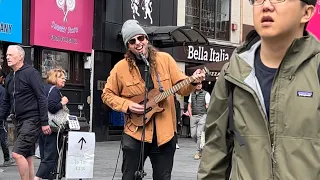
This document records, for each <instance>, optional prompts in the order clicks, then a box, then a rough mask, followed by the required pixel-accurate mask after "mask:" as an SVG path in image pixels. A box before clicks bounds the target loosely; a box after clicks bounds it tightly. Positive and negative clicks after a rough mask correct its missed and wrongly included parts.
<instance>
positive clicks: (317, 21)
mask: <svg viewBox="0 0 320 180" xmlns="http://www.w3.org/2000/svg"><path fill="white" fill-rule="evenodd" d="M307 30H308V31H309V32H311V33H312V34H314V35H315V36H316V37H317V38H318V39H319V40H320V0H318V1H317V5H316V11H315V13H314V15H313V17H312V19H311V20H310V22H309V24H308V27H307Z"/></svg>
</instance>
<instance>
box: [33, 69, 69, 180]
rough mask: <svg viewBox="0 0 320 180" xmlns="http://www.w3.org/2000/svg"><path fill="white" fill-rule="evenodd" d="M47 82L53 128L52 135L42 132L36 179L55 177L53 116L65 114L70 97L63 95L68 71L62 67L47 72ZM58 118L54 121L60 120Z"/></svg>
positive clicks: (55, 149)
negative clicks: (62, 91) (39, 160)
mask: <svg viewBox="0 0 320 180" xmlns="http://www.w3.org/2000/svg"><path fill="white" fill-rule="evenodd" d="M46 81H47V84H46V85H45V87H44V91H45V94H47V99H48V111H49V112H48V114H49V125H50V127H51V129H52V133H51V134H50V135H45V134H43V133H42V134H41V135H40V137H39V147H40V156H41V163H40V166H39V168H38V171H37V174H36V177H35V180H40V179H53V178H54V172H55V168H56V167H55V165H56V162H57V159H58V151H57V137H58V133H57V131H55V130H54V129H55V127H54V126H52V122H51V121H52V120H53V119H52V118H51V117H53V116H54V115H55V114H63V112H64V111H65V109H67V108H66V104H67V103H68V101H69V100H68V98H67V97H65V96H62V94H61V92H60V89H61V88H63V87H64V86H65V82H66V72H65V71H64V70H63V69H61V68H57V69H52V70H50V71H49V72H48V73H47V80H46ZM59 120H61V119H58V118H57V119H56V120H54V121H57V122H58V121H59Z"/></svg>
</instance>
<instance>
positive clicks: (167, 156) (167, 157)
mask: <svg viewBox="0 0 320 180" xmlns="http://www.w3.org/2000/svg"><path fill="white" fill-rule="evenodd" d="M176 139H177V138H176V135H175V136H174V138H172V139H171V140H170V141H169V142H168V143H166V144H164V145H162V146H160V147H158V145H157V138H156V136H153V141H152V143H145V147H144V160H143V162H145V160H146V158H147V157H149V158H150V161H151V164H152V169H153V174H152V176H153V180H170V179H171V171H172V167H173V160H174V153H175V151H176V142H177V140H176ZM140 149H141V141H138V140H136V139H134V138H132V137H131V136H128V135H126V134H124V135H123V138H122V151H123V162H122V174H123V175H122V180H140V178H135V172H136V171H137V170H138V169H139V170H141V168H142V166H141V163H140V167H139V168H138V166H139V159H140Z"/></svg>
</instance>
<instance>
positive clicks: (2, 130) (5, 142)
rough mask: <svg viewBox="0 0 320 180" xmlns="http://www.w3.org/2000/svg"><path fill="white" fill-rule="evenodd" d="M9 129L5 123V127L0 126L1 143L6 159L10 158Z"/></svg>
mask: <svg viewBox="0 0 320 180" xmlns="http://www.w3.org/2000/svg"><path fill="white" fill-rule="evenodd" d="M3 123H5V122H3ZM7 129H8V126H7V125H6V124H4V125H3V127H1V128H0V143H1V148H2V152H3V157H4V160H5V161H9V160H10V153H9V148H8V132H7Z"/></svg>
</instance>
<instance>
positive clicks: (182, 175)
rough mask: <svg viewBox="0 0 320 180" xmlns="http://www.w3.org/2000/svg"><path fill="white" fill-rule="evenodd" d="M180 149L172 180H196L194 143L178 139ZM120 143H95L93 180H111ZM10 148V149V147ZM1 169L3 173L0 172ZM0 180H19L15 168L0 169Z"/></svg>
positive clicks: (147, 179)
mask: <svg viewBox="0 0 320 180" xmlns="http://www.w3.org/2000/svg"><path fill="white" fill-rule="evenodd" d="M179 146H180V149H177V151H176V154H175V161H174V167H173V171H172V178H171V179H172V180H196V177H197V175H196V174H197V169H198V166H199V161H196V160H193V155H194V151H195V143H194V142H193V141H192V140H191V139H186V138H180V139H179ZM119 147H120V141H109V142H97V143H96V149H95V162H94V176H93V179H94V180H98V179H99V180H112V176H113V173H114V170H115V165H116V161H117V156H118V152H119ZM11 148H12V147H11ZM121 155H122V153H120V158H119V163H118V168H117V173H116V176H115V178H114V180H121V162H122V156H121ZM2 162H3V155H2V153H0V163H1V164H2ZM34 163H35V171H36V170H37V167H38V166H39V163H40V160H38V159H35V160H34ZM1 169H3V170H4V172H1ZM145 171H146V173H147V176H146V177H145V178H144V179H145V180H150V179H152V168H151V164H150V160H149V159H147V161H146V163H145ZM0 180H19V174H18V170H17V166H10V167H0Z"/></svg>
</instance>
